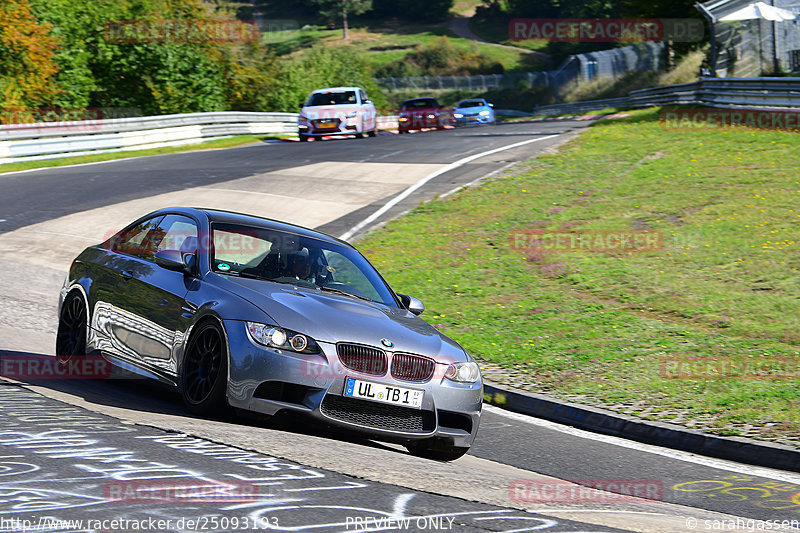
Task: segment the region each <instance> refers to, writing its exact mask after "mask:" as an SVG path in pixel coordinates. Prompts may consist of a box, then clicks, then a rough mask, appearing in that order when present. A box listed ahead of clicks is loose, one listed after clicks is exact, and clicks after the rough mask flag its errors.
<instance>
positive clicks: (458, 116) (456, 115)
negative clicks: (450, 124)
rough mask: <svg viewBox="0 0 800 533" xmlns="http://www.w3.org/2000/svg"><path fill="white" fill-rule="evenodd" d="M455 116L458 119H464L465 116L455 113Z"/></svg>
mask: <svg viewBox="0 0 800 533" xmlns="http://www.w3.org/2000/svg"><path fill="white" fill-rule="evenodd" d="M453 116H454V117H456V118H462V117H463V116H464V115H462V114H461V113H453Z"/></svg>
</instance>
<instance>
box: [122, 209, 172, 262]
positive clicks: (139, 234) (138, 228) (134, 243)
mask: <svg viewBox="0 0 800 533" xmlns="http://www.w3.org/2000/svg"><path fill="white" fill-rule="evenodd" d="M161 218H162V217H155V218H150V219H148V220H145V221H142V222H140V223H138V224H136V225H135V226H131V227H129V228H127V229H124V230H122V231H120V232H119V233H117V234H116V235H114V237H112V238H111V249H112V250H114V251H115V252H118V253H121V254H127V255H137V256H138V255H140V254H141V252H142V245H143V243H144V242H145V239H146V238H147V235H148V234H149V233H150V232H151V231H153V229H154V228H155V227H157V226H158V222H159V221H160V220H161Z"/></svg>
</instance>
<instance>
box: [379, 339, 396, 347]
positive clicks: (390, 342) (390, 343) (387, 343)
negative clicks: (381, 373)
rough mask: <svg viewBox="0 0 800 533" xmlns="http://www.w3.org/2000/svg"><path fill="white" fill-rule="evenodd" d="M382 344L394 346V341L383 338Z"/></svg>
mask: <svg viewBox="0 0 800 533" xmlns="http://www.w3.org/2000/svg"><path fill="white" fill-rule="evenodd" d="M381 344H383V345H384V346H386V347H387V348H391V347H392V346H394V343H393V342H392V341H390V340H389V339H381Z"/></svg>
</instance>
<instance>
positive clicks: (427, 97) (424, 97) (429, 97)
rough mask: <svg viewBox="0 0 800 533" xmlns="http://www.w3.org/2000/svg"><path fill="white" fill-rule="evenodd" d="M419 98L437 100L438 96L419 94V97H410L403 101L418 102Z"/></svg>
mask: <svg viewBox="0 0 800 533" xmlns="http://www.w3.org/2000/svg"><path fill="white" fill-rule="evenodd" d="M417 100H436V98H435V97H433V96H419V97H417V98H409V99H408V100H403V103H404V104H405V103H406V102H416V101H417Z"/></svg>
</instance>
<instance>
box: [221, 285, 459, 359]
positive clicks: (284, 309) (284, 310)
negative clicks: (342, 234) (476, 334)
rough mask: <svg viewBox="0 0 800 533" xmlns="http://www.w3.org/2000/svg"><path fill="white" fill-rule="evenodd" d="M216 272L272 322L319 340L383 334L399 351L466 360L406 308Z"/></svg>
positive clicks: (375, 342) (368, 339)
mask: <svg viewBox="0 0 800 533" xmlns="http://www.w3.org/2000/svg"><path fill="white" fill-rule="evenodd" d="M215 277H216V278H218V279H217V282H218V283H219V284H220V285H222V286H223V287H224V288H225V289H226V290H228V291H230V292H232V293H234V294H237V295H239V296H241V297H243V298H245V299H246V300H248V301H249V302H251V303H253V304H254V305H256V306H258V307H259V308H260V309H261V310H262V311H264V312H265V313H266V314H267V315H269V317H270V318H271V319H272V324H271V325H277V326H281V327H283V328H286V329H291V330H294V331H297V332H300V333H304V334H306V335H309V336H311V337H312V338H314V339H315V340H317V341H320V342H329V343H336V342H353V343H358V344H366V345H370V346H380V345H381V339H387V340H389V341H391V342H392V343H393V344H394V347H393V348H392V349H393V350H395V351H398V352H408V353H415V354H420V355H427V356H430V357H433V358H435V359H436V360H437V361H439V362H441V363H452V362H455V361H465V360H467V356H466V354H465V352H464V350H463V349H462V348H461V346H459V345H458V343H456V342H455V341H454V340H452V339H451V338H449V337H448V336H446V335H444V334H442V333H440V332H439V331H438V330H437V329H436V328H434V327H433V326H431V325H430V324H428V323H427V322H425V321H424V320H422V319H421V318H419V317H417V316H415V315H413V314H412V313H410V312H409V311H407V310H406V309H397V308H392V307H389V306H386V305H383V304H380V303H376V302H368V301H365V300H360V299H356V298H352V297H350V296H344V295H339V294H334V293H330V292H322V291H319V290H315V289H306V288H302V287H294V286H292V285H286V284H280V283H271V282H267V281H262V280H257V279H248V278H235V277H233V276H230V277H227V276H215ZM254 320H261V318H256V317H254Z"/></svg>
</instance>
